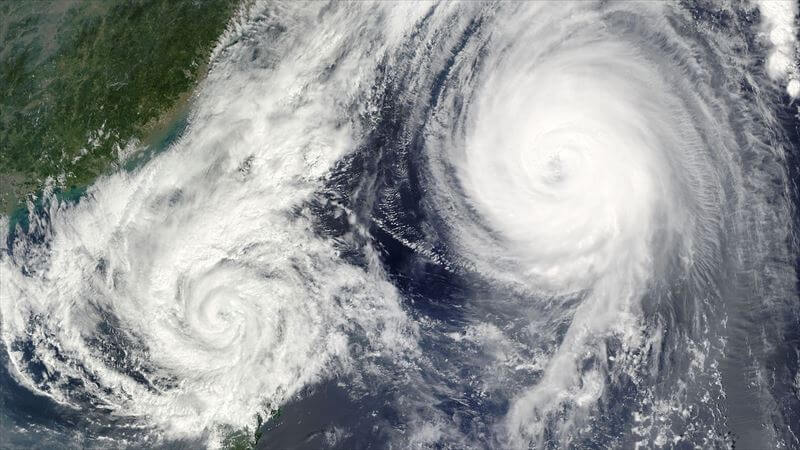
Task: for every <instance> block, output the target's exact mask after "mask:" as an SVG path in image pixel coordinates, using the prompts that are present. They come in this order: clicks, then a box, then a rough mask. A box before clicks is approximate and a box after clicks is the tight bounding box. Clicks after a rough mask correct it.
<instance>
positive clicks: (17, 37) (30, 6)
mask: <svg viewBox="0 0 800 450" xmlns="http://www.w3.org/2000/svg"><path fill="white" fill-rule="evenodd" d="M238 3H239V1H238V0H192V1H189V0H130V1H127V0H93V1H92V0H89V1H81V0H62V1H57V0H53V1H40V0H39V1H35V0H21V1H0V39H2V47H0V98H1V99H2V100H0V129H1V130H2V131H0V213H4V214H8V213H9V212H10V211H12V210H14V209H15V208H17V207H19V205H20V204H21V203H22V202H24V199H25V198H26V196H27V195H28V194H31V193H35V192H37V191H39V190H41V189H42V187H43V184H44V182H45V181H46V180H47V179H48V177H52V179H54V180H56V183H57V186H58V187H59V188H61V189H63V190H71V189H72V190H74V189H79V188H81V187H84V186H86V185H88V184H90V183H91V182H92V181H93V180H94V179H95V178H96V177H97V176H99V175H101V174H103V173H106V172H108V171H110V170H114V169H116V168H117V167H118V165H119V163H120V161H119V152H120V150H121V149H123V148H124V147H125V146H126V144H127V143H128V142H130V141H131V140H132V139H138V140H140V141H142V142H145V143H146V142H147V140H148V139H150V138H151V137H152V136H154V135H158V134H159V133H163V132H164V130H165V129H166V128H167V127H169V126H170V124H171V123H172V122H173V121H174V119H175V118H176V117H177V116H179V115H180V114H181V112H182V111H183V110H185V108H186V105H187V102H188V99H189V97H190V94H191V90H192V88H193V87H194V86H195V85H196V84H197V82H198V81H199V80H200V79H202V77H203V76H204V75H205V71H206V68H207V61H208V58H209V55H210V52H211V50H212V49H213V47H214V44H215V43H216V40H217V39H218V37H219V36H220V35H221V34H222V32H223V31H224V29H225V27H226V25H227V23H228V21H229V20H230V18H231V16H232V14H233V13H234V11H235V8H236V5H237V4H238Z"/></svg>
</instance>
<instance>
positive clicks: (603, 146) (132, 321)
mask: <svg viewBox="0 0 800 450" xmlns="http://www.w3.org/2000/svg"><path fill="white" fill-rule="evenodd" d="M796 20H797V19H796V18H795V23H796ZM766 26H767V23H766V22H765V19H764V18H763V17H762V15H761V14H760V13H759V10H758V9H757V8H755V7H750V6H746V5H739V4H734V5H727V4H716V3H714V4H708V5H705V6H700V4H695V3H691V4H686V3H684V4H680V3H678V4H660V3H659V4H655V3H654V4H650V3H613V2H600V3H596V4H595V3H588V2H587V3H579V4H575V5H570V6H564V5H559V4H548V3H529V4H524V3H523V4H500V5H495V4H459V5H447V4H441V5H428V4H425V5H421V4H420V5H413V4H399V3H398V4H392V3H384V4H380V5H378V6H377V7H376V8H375V9H368V8H365V7H363V5H360V4H355V5H335V4H331V5H322V4H309V5H303V6H300V5H295V4H283V3H267V4H263V5H262V4H258V5H255V6H253V7H252V9H251V10H248V11H246V12H244V13H243V14H242V17H241V18H240V19H239V20H238V22H237V26H235V27H232V28H231V30H230V32H229V33H227V34H226V36H225V37H223V39H222V40H221V42H220V45H219V48H218V52H216V53H215V59H214V64H212V68H211V73H210V75H209V78H208V80H207V81H206V82H205V84H204V85H202V86H201V88H200V91H199V94H198V99H197V103H196V105H195V106H194V110H193V113H192V115H191V116H190V117H189V118H188V119H187V120H185V121H184V120H182V121H181V122H180V124H178V125H176V127H177V128H175V133H170V135H169V136H168V137H167V139H166V140H165V142H163V147H164V148H163V149H159V151H155V152H152V154H149V156H147V158H146V160H145V161H141V162H137V163H136V164H134V165H132V166H131V167H130V169H129V170H127V171H125V172H122V173H120V174H115V175H112V176H109V177H107V178H104V179H102V180H100V181H98V183H97V184H96V185H94V186H92V187H90V188H89V189H88V190H87V192H86V193H85V194H82V196H80V200H78V201H77V202H76V201H74V200H69V199H64V198H62V197H58V196H55V195H54V196H51V197H46V198H45V201H44V202H42V204H41V205H38V206H37V207H36V208H34V209H33V210H32V211H31V213H30V215H29V217H27V218H21V219H11V220H8V221H7V222H5V223H6V225H8V226H7V228H8V230H7V231H8V238H7V239H6V242H7V243H6V247H5V248H4V249H3V259H2V267H0V269H2V273H3V289H2V294H3V296H2V298H0V305H2V309H0V312H2V316H0V317H2V332H3V341H4V343H5V345H4V346H3V350H2V354H0V358H2V361H0V362H2V364H3V366H4V367H7V368H8V370H6V371H3V372H2V373H0V396H2V403H0V404H1V405H2V409H0V417H2V422H1V423H0V431H2V432H3V435H4V438H3V439H5V441H0V443H2V444H3V445H4V446H6V447H9V448H22V447H37V446H38V447H40V448H54V447H62V446H69V447H75V448H79V447H93V448H102V447H106V446H113V447H131V448H145V447H164V448H172V447H178V448H196V447H198V446H208V447H218V446H220V445H223V443H224V440H225V436H227V435H229V434H230V433H231V432H234V431H236V430H246V433H249V434H252V433H253V432H254V428H255V427H256V426H257V424H258V423H259V422H257V421H256V419H255V418H256V416H257V415H261V416H262V417H265V416H268V415H270V414H272V418H271V419H269V420H267V421H266V423H264V424H263V425H262V426H260V429H259V431H260V438H259V439H258V442H257V443H254V444H255V446H256V447H257V448H327V447H330V448H386V447H390V446H392V447H399V448H407V447H421V448H526V447H534V448H563V447H574V448H609V447H612V448H633V447H636V446H639V447H642V448H653V447H667V448H693V447H701V448H733V447H737V448H777V447H783V448H798V447H800V441H798V436H800V366H799V365H798V364H799V363H798V361H799V360H800V295H798V292H800V291H798V289H799V287H798V286H799V285H798V275H797V274H798V271H797V270H798V265H799V264H800V253H798V240H797V231H796V230H797V226H798V224H800V216H798V208H797V205H798V201H799V199H800V197H798V192H799V191H798V181H799V180H800V169H798V167H800V165H799V164H798V161H799V160H798V158H800V119H799V118H798V105H797V102H796V100H792V99H791V97H790V96H789V95H787V93H786V91H785V89H784V84H785V80H781V79H773V78H770V76H769V75H768V73H767V72H766V69H765V64H766V61H767V60H768V58H769V54H770V52H771V51H772V49H771V47H770V46H769V43H768V42H766V41H765V39H764V27H766ZM161 150H164V151H161ZM17 224H19V228H17ZM278 411H279V412H278Z"/></svg>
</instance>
